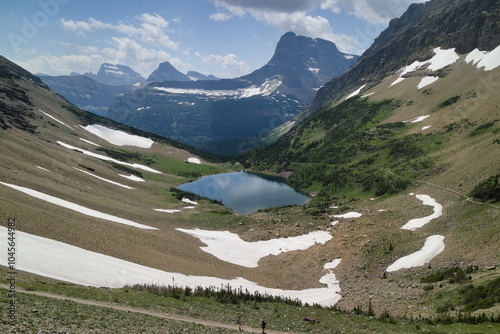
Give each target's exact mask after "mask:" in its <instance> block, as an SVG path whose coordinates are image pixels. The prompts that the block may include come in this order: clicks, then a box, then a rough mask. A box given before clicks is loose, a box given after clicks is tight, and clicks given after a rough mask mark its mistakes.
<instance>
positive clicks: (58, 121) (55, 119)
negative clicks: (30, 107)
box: [38, 109, 73, 130]
mask: <svg viewBox="0 0 500 334" xmlns="http://www.w3.org/2000/svg"><path fill="white" fill-rule="evenodd" d="M38 111H39V112H41V113H42V114H44V115H45V116H47V117H50V118H52V119H53V120H54V121H56V122H57V123H60V124H62V125H64V126H67V127H68V128H70V129H71V130H73V128H72V127H71V126H69V125H68V124H66V123H64V122H63V121H60V120H58V119H57V118H55V117H54V116H52V115H50V114H47V113H46V112H45V111H43V110H41V109H38Z"/></svg>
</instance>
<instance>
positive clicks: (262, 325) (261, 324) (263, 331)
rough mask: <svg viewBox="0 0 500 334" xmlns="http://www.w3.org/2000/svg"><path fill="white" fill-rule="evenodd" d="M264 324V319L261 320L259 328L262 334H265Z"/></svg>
mask: <svg viewBox="0 0 500 334" xmlns="http://www.w3.org/2000/svg"><path fill="white" fill-rule="evenodd" d="M266 325H267V324H266V322H265V321H264V319H262V322H261V323H260V328H262V334H266Z"/></svg>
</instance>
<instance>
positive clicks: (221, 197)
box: [178, 172, 310, 215]
mask: <svg viewBox="0 0 500 334" xmlns="http://www.w3.org/2000/svg"><path fill="white" fill-rule="evenodd" d="M178 189H180V190H183V191H187V192H190V193H194V194H196V195H199V196H203V197H206V198H210V199H213V200H217V201H220V202H221V203H222V204H223V205H224V206H226V207H228V208H230V209H232V210H233V211H235V212H236V213H238V214H240V215H247V214H251V213H254V212H256V211H258V210H260V209H264V208H270V207H275V206H285V205H304V204H306V203H307V202H308V201H309V200H310V197H309V196H307V195H306V194H304V193H301V192H299V191H297V190H295V189H294V188H292V187H291V186H289V185H288V184H287V183H286V182H285V181H284V179H282V178H280V177H275V176H270V175H265V174H258V173H248V172H234V173H223V174H215V175H207V176H204V177H202V178H200V179H198V180H196V181H193V182H189V183H185V184H182V185H180V186H179V187H178Z"/></svg>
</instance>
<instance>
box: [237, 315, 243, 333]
mask: <svg viewBox="0 0 500 334" xmlns="http://www.w3.org/2000/svg"><path fill="white" fill-rule="evenodd" d="M236 323H237V324H238V330H239V331H240V332H243V329H241V324H242V323H243V322H242V321H241V317H238V319H236Z"/></svg>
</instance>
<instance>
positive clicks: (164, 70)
mask: <svg viewBox="0 0 500 334" xmlns="http://www.w3.org/2000/svg"><path fill="white" fill-rule="evenodd" d="M147 81H149V82H162V81H191V79H189V77H188V76H187V75H185V74H184V73H182V72H180V71H179V70H177V69H176V68H175V67H174V66H172V64H170V63H169V62H168V61H166V62H164V63H161V64H160V65H158V68H157V69H156V70H154V72H153V73H151V75H150V76H149V77H148V79H147Z"/></svg>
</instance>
